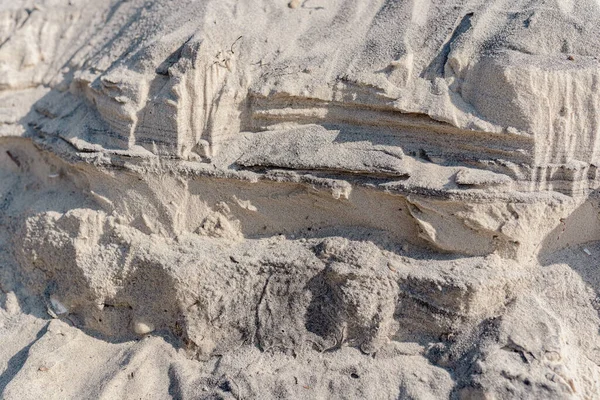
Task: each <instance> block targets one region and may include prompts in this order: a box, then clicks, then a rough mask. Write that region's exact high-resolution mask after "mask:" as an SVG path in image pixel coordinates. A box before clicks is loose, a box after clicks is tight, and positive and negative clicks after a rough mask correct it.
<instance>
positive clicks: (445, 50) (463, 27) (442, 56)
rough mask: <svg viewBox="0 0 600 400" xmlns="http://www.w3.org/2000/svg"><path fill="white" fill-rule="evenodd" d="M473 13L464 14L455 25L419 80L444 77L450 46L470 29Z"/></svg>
mask: <svg viewBox="0 0 600 400" xmlns="http://www.w3.org/2000/svg"><path fill="white" fill-rule="evenodd" d="M473 15H474V14H473V13H472V12H470V13H468V14H465V16H464V17H463V18H462V19H461V21H460V22H459V23H458V24H457V25H456V27H455V28H454V30H453V31H452V34H451V35H450V38H449V39H448V40H447V41H446V42H445V43H444V45H443V46H442V48H441V49H440V52H439V53H438V55H437V57H435V58H434V59H433V61H431V63H430V64H429V65H428V66H427V68H426V69H425V70H424V71H423V73H422V74H421V78H425V79H427V80H433V79H434V78H436V77H440V76H444V69H445V67H446V63H447V62H448V56H449V55H450V52H451V51H452V45H453V44H454V43H456V42H457V41H458V40H459V39H460V37H461V36H462V35H463V34H465V33H466V32H468V31H469V29H471V19H472V18H473Z"/></svg>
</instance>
